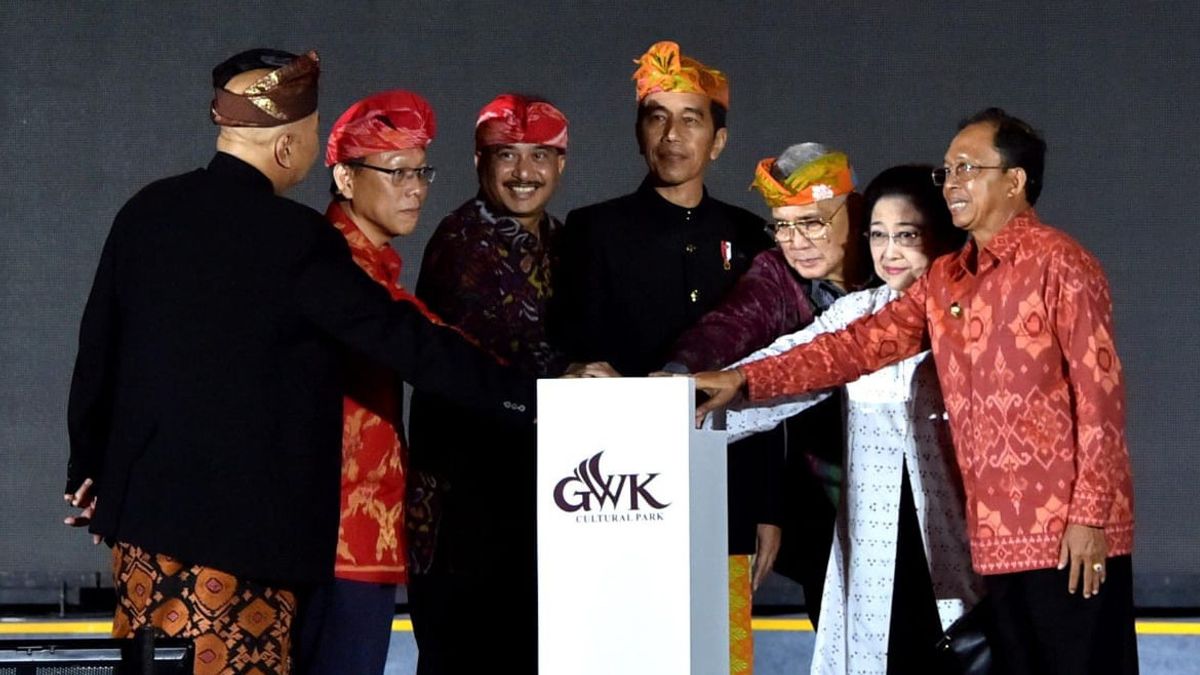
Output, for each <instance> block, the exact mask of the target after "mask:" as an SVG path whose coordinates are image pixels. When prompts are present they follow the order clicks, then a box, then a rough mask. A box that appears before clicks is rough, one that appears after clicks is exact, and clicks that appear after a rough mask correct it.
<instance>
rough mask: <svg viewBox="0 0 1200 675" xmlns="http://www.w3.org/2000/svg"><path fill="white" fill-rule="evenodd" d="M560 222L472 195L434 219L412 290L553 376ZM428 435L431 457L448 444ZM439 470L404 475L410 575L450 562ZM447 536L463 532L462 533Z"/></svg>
mask: <svg viewBox="0 0 1200 675" xmlns="http://www.w3.org/2000/svg"><path fill="white" fill-rule="evenodd" d="M561 227H562V224H561V222H559V221H558V220H557V219H556V218H554V217H553V216H550V215H549V214H546V215H545V216H544V217H543V219H542V222H541V223H540V225H539V232H538V233H537V234H534V233H533V232H530V231H528V230H526V229H525V228H524V227H523V226H522V225H521V223H520V222H518V221H517V220H515V219H513V218H510V217H506V216H501V215H497V214H496V213H494V212H493V209H492V208H491V207H490V206H489V205H488V204H487V202H486V201H484V199H483V198H482V197H476V198H474V199H471V200H469V201H467V202H466V203H464V204H462V205H461V206H460V207H459V208H457V209H455V210H454V211H453V212H452V213H451V214H450V215H448V216H446V217H445V218H444V219H442V222H441V223H439V224H438V227H437V230H436V231H435V232H434V234H433V236H432V237H431V238H430V240H429V243H428V244H427V245H426V247H425V257H424V258H423V260H422V262H421V281H420V282H419V284H418V291H419V292H420V293H421V297H422V298H424V299H425V300H426V301H427V302H428V304H429V305H430V306H432V307H435V308H437V311H438V314H439V316H442V317H444V318H445V320H446V321H447V322H448V323H449V324H451V325H453V326H454V328H456V329H458V330H459V331H460V332H462V333H464V334H466V335H469V336H471V339H472V340H473V341H474V342H476V344H478V345H479V346H480V347H481V348H482V349H484V350H486V351H487V352H488V353H490V354H492V356H494V357H495V358H496V359H497V360H498V361H500V362H502V363H506V364H510V365H512V366H513V367H514V368H518V369H520V370H522V371H524V372H526V373H530V374H532V375H536V376H538V377H552V376H557V375H559V374H561V373H562V372H563V371H564V370H565V369H566V358H565V357H564V355H563V354H562V352H560V351H559V350H558V349H556V348H555V347H553V346H552V345H551V344H550V341H549V339H548V338H547V336H546V327H545V312H546V305H547V303H548V302H549V301H550V298H551V296H552V293H553V291H552V288H553V287H552V284H551V266H552V258H551V248H550V242H551V241H553V239H554V238H555V237H556V236H557V233H558V231H559V228H561ZM419 403H420V402H418V403H417V404H414V409H416V408H417V406H418V404H419ZM438 410H439V413H438V414H439V415H444V414H445V410H444V409H443V408H442V407H439V408H438ZM414 415H416V413H414ZM439 419H441V418H440V417H439ZM419 422H420V420H418V421H417V422H414V424H418V423H419ZM460 422H461V420H460ZM478 428H480V429H481V428H483V427H482V426H480V427H478ZM414 433H418V432H414ZM434 435H435V436H436V437H437V439H438V440H437V441H435V442H434V445H435V447H429V448H428V449H426V450H425V451H424V455H425V456H426V457H427V458H429V459H434V456H436V455H438V454H439V453H440V454H441V455H442V456H443V457H445V456H449V454H450V450H448V449H447V448H446V447H436V446H437V444H438V443H441V442H445V440H446V439H445V437H444V436H443V435H441V434H434ZM452 435H453V434H452ZM459 440H461V439H459ZM492 440H493V441H496V440H497V439H492ZM418 450H419V449H418ZM531 456H532V455H531ZM513 461H516V460H513ZM444 469H445V466H444V465H442V466H441V467H439V468H424V467H419V466H416V467H414V472H413V475H412V476H411V477H410V481H409V490H410V494H409V496H408V512H407V516H406V517H407V518H408V523H407V528H408V540H409V545H410V547H411V550H410V552H409V560H410V563H411V564H412V566H413V569H412V572H413V573H415V574H423V573H426V572H429V571H431V570H432V569H433V567H434V564H435V561H434V558H435V556H440V557H441V558H443V560H442V562H443V563H449V561H448V560H445V558H447V557H449V555H448V553H447V551H448V550H449V549H451V548H454V547H452V546H448V545H446V543H445V542H442V544H440V545H439V539H440V538H441V537H443V536H444V533H440V532H439V531H440V529H441V526H442V524H443V516H444V515H445V512H446V509H447V498H448V495H449V494H450V493H451V491H452V490H453V489H454V487H453V486H452V485H451V483H452V480H451V478H452V477H451V476H450V475H448V474H449V472H448V471H446V470H444ZM508 470H510V471H511V470H514V468H513V467H512V466H510V467H508ZM531 475H532V474H531ZM479 497H480V495H463V494H461V487H460V494H459V495H458V496H457V500H458V502H459V504H460V505H461V504H465V503H466V502H471V501H472V499H473V498H479ZM458 508H459V510H460V511H464V510H465V511H469V512H473V513H474V512H475V511H476V509H475V508H473V507H463V506H459V507H458ZM460 527H461V526H460ZM450 536H451V537H452V538H455V539H461V538H462V537H463V536H464V535H462V534H461V533H458V534H451V535H450ZM439 551H441V552H440V553H439ZM467 557H471V556H467ZM451 566H454V565H453V564H452V565H451Z"/></svg>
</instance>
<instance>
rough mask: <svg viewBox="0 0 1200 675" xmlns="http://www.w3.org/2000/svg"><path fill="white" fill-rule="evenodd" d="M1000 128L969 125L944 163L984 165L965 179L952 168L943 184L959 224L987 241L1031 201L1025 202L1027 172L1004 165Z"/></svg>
mask: <svg viewBox="0 0 1200 675" xmlns="http://www.w3.org/2000/svg"><path fill="white" fill-rule="evenodd" d="M995 137H996V128H995V127H994V126H993V125H991V124H987V123H979V124H972V125H970V126H967V127H965V128H964V129H963V130H962V131H960V132H958V135H957V136H955V137H954V140H952V141H951V142H950V147H949V149H947V150H946V156H945V159H944V166H945V167H947V168H951V169H953V168H954V167H958V166H960V165H964V164H971V165H974V166H976V167H987V168H980V169H978V172H977V173H976V174H975V175H974V176H971V177H969V178H966V179H963V178H959V177H958V176H956V175H955V172H954V171H950V172H949V175H948V176H947V177H946V183H945V184H944V185H943V186H942V196H943V197H945V199H946V206H947V207H949V209H950V217H951V218H952V219H953V220H954V225H955V226H956V227H959V228H962V229H964V230H966V231H967V232H969V233H970V234H971V236H972V237H975V238H976V239H981V240H982V241H984V242H986V241H987V240H989V239H990V238H991V237H992V236H993V235H995V234H996V232H999V231H1000V229H1001V228H1003V227H1004V225H1005V224H1006V223H1008V221H1009V219H1011V218H1012V217H1013V216H1014V215H1015V214H1016V213H1018V212H1020V211H1021V210H1023V209H1024V208H1025V207H1026V206H1028V204H1026V202H1025V190H1024V188H1025V173H1024V171H1023V170H1022V169H1020V168H995V167H1003V166H1004V157H1003V156H1002V155H1001V154H1000V151H999V150H997V149H996V146H995V144H994V141H995Z"/></svg>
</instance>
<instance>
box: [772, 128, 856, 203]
mask: <svg viewBox="0 0 1200 675" xmlns="http://www.w3.org/2000/svg"><path fill="white" fill-rule="evenodd" d="M785 160H786V161H785ZM750 187H751V188H754V189H756V190H758V191H759V193H761V194H762V196H763V200H765V201H766V202H767V206H769V207H771V208H777V207H780V206H803V205H805V204H811V203H813V202H819V201H821V200H823V199H832V198H834V197H837V196H839V195H844V194H848V193H850V192H853V191H854V187H855V179H854V169H853V168H851V166H850V158H849V157H847V156H846V153H844V152H838V151H836V150H829V149H828V148H826V147H825V146H823V145H819V144H817V143H803V144H800V145H793V146H792V147H790V148H788V149H787V150H785V151H784V153H783V155H781V156H780V157H778V158H776V157H768V158H766V159H764V160H762V161H761V162H759V163H758V166H757V167H756V168H755V169H754V182H753V183H751V185H750Z"/></svg>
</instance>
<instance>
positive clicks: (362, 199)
mask: <svg viewBox="0 0 1200 675" xmlns="http://www.w3.org/2000/svg"><path fill="white" fill-rule="evenodd" d="M354 162H355V163H360V164H367V165H370V166H376V167H380V168H383V169H399V168H405V169H415V168H417V167H421V166H424V165H425V151H424V150H422V149H420V148H409V149H406V150H393V151H391V152H377V153H375V154H373V155H367V156H366V157H362V158H360V159H356V160H354ZM333 179H334V181H335V182H336V183H337V186H338V191H339V192H341V194H342V196H343V197H345V198H346V200H347V201H346V202H344V203H343V208H345V209H346V211H347V212H348V213H349V215H350V217H351V218H352V219H353V220H354V222H355V224H356V225H358V227H359V229H360V230H362V231H363V233H364V234H366V235H367V238H368V239H370V240H371V241H372V242H374V243H375V244H376V245H380V244H382V243H384V242H386V241H388V240H390V239H391V238H393V237H402V236H405V235H408V234H412V232H413V230H415V229H416V227H417V219H418V218H420V216H421V207H422V206H423V205H424V204H425V197H426V196H427V195H428V194H429V184H428V183H426V182H424V181H423V180H421V179H420V177H418V176H415V175H410V176H408V177H406V178H405V179H404V180H403V181H401V182H400V183H396V182H395V181H394V180H393V179H392V176H391V174H387V173H384V172H382V171H376V170H374V169H368V168H364V167H356V166H352V165H348V164H338V165H336V166H335V167H334V172H333Z"/></svg>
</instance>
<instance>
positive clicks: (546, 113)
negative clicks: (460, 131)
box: [475, 94, 567, 151]
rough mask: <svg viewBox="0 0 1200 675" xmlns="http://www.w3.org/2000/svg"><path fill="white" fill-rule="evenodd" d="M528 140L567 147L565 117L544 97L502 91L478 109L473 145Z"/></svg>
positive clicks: (524, 141) (556, 146)
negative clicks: (527, 96)
mask: <svg viewBox="0 0 1200 675" xmlns="http://www.w3.org/2000/svg"><path fill="white" fill-rule="evenodd" d="M516 143H531V144H534V145H546V146H550V147H552V148H558V149H559V150H563V151H565V150H566V149H567V118H566V116H565V115H563V114H562V111H560V110H559V109H558V108H555V107H554V106H552V105H550V104H549V103H547V102H545V101H531V100H529V99H527V98H525V97H523V96H516V95H514V94H501V95H500V96H497V97H496V98H495V99H494V100H493V101H492V102H491V103H489V104H487V105H485V106H484V107H483V110H480V111H479V119H478V120H476V121H475V149H476V150H479V149H482V148H486V147H488V146H489V145H513V144H516Z"/></svg>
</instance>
